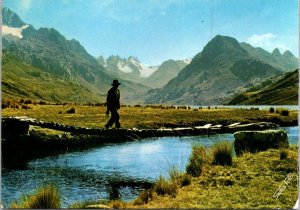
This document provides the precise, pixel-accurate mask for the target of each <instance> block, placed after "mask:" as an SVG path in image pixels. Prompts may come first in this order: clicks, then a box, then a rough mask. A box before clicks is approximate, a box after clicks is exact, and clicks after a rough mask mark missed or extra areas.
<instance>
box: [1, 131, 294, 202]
mask: <svg viewBox="0 0 300 210" xmlns="http://www.w3.org/2000/svg"><path fill="white" fill-rule="evenodd" d="M281 129H283V130H286V131H287V133H288V137H289V142H290V144H298V136H299V134H298V132H299V129H298V127H285V128H281ZM224 140H226V141H229V142H233V140H234V137H233V134H218V135H211V136H192V137H191V136H189V137H162V138H151V139H145V140H142V141H137V142H128V143H122V144H105V145H103V146H101V147H98V148H94V149H89V150H85V151H81V152H72V153H66V154H61V155H58V156H50V157H47V158H41V159H37V160H35V161H31V162H30V163H29V166H28V168H27V169H24V170H7V169H2V201H3V203H4V207H8V205H7V204H10V203H11V202H12V201H13V200H15V199H18V198H20V196H21V195H22V194H24V193H28V192H32V191H34V190H35V189H36V188H37V187H38V186H40V185H41V184H46V183H55V184H57V185H58V186H59V189H60V191H61V194H62V206H63V207H68V205H70V204H72V203H73V202H75V201H85V200H96V199H109V198H110V196H111V195H112V193H113V192H115V190H117V191H118V192H119V193H120V195H121V198H122V199H123V200H126V201H129V200H132V199H134V198H135V197H136V196H137V195H138V194H139V192H140V191H142V190H143V189H144V188H145V186H147V185H149V183H153V182H154V181H155V180H156V179H157V178H158V177H159V176H160V175H162V176H165V177H167V176H168V171H169V169H170V168H171V167H172V166H176V167H177V168H179V169H180V170H182V171H184V170H185V166H186V164H187V162H188V158H189V156H190V154H191V150H192V145H193V144H201V145H203V146H205V147H210V146H211V145H213V144H214V143H216V142H220V141H224Z"/></svg>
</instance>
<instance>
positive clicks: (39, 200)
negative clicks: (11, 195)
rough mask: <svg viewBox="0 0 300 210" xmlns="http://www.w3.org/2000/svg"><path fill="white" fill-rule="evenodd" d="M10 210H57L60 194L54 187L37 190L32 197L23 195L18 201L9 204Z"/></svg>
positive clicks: (48, 186)
mask: <svg viewBox="0 0 300 210" xmlns="http://www.w3.org/2000/svg"><path fill="white" fill-rule="evenodd" d="M10 208H28V209H57V208H60V194H59V191H58V188H57V187H56V186H54V185H46V186H43V187H41V188H39V189H38V190H37V191H36V193H34V194H32V195H24V196H23V197H22V198H21V200H20V201H16V202H14V203H12V204H11V206H10Z"/></svg>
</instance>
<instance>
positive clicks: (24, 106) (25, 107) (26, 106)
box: [21, 104, 31, 110]
mask: <svg viewBox="0 0 300 210" xmlns="http://www.w3.org/2000/svg"><path fill="white" fill-rule="evenodd" d="M21 108H22V109H25V110H27V109H31V108H30V106H28V105H25V104H23V105H22V106H21Z"/></svg>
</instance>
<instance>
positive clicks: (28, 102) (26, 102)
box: [24, 99, 32, 104]
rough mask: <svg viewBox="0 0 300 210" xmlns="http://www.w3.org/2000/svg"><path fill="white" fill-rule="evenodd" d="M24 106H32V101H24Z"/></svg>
mask: <svg viewBox="0 0 300 210" xmlns="http://www.w3.org/2000/svg"><path fill="white" fill-rule="evenodd" d="M24 104H32V100H30V99H28V100H26V101H24Z"/></svg>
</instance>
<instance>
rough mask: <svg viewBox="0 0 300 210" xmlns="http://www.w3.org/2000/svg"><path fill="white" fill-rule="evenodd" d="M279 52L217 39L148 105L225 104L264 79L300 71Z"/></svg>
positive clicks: (293, 59)
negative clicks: (296, 70)
mask: <svg viewBox="0 0 300 210" xmlns="http://www.w3.org/2000/svg"><path fill="white" fill-rule="evenodd" d="M277 51H278V50H274V52H273V53H269V52H267V51H265V50H263V49H262V48H254V47H252V46H251V45H249V44H246V43H239V42H238V41H237V40H236V39H234V38H232V37H228V36H221V35H217V36H216V37H214V38H213V39H212V40H211V41H210V42H209V43H208V44H207V45H206V46H205V47H204V48H203V51H202V52H200V53H198V54H197V55H196V56H195V57H194V58H193V59H192V61H191V63H190V64H189V65H187V66H186V67H185V68H184V69H183V70H181V71H180V72H179V74H178V76H177V77H176V78H174V79H172V80H171V81H170V82H168V84H167V85H165V86H164V87H163V88H160V89H154V90H150V91H149V93H148V95H147V98H146V100H145V103H150V104H155V103H162V104H191V105H212V104H225V103H227V102H228V100H230V98H232V97H233V96H234V95H235V94H237V93H240V92H243V91H246V90H247V89H248V88H250V87H252V86H253V85H255V84H257V83H259V82H261V81H263V80H264V79H266V78H268V77H271V76H275V75H278V74H281V73H283V72H287V71H290V70H295V69H296V68H297V67H298V60H297V58H296V57H295V56H293V55H292V53H291V52H289V51H286V52H285V53H284V54H283V55H281V54H280V53H276V52H277ZM287 58H288V59H287Z"/></svg>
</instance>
